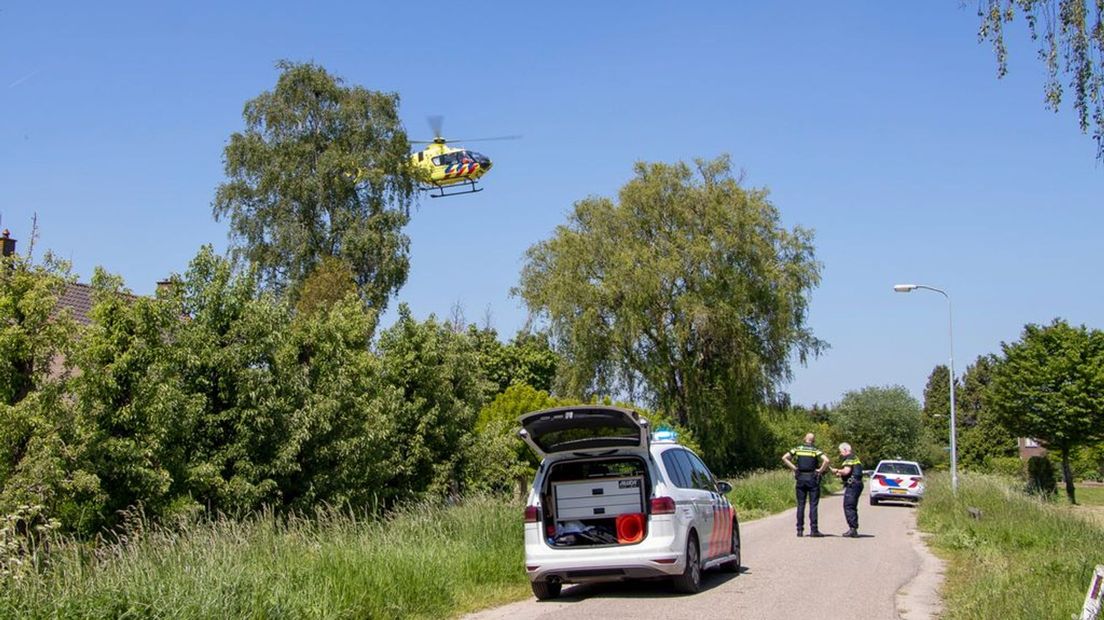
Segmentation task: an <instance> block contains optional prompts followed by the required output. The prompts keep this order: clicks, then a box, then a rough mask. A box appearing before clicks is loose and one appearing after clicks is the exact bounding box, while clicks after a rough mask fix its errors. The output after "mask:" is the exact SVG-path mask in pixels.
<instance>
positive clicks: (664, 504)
mask: <svg viewBox="0 0 1104 620" xmlns="http://www.w3.org/2000/svg"><path fill="white" fill-rule="evenodd" d="M652 514H654V515H671V514H675V500H673V499H671V498H670V497H653V498H652Z"/></svg>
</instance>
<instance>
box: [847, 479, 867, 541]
mask: <svg viewBox="0 0 1104 620" xmlns="http://www.w3.org/2000/svg"><path fill="white" fill-rule="evenodd" d="M862 490H863V485H861V484H849V485H847V487H846V488H844V489H843V516H844V517H845V518H846V519H847V527H849V528H852V529H856V530H857V529H859V496H860V495H862Z"/></svg>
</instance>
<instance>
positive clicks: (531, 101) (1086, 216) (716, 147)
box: [0, 1, 1104, 404]
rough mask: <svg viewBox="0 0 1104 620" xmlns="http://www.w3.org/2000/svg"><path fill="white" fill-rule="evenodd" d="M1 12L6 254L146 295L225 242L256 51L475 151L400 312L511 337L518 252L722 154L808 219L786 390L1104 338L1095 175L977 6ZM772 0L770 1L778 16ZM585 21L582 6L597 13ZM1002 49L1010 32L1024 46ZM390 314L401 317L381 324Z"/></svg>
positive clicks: (1034, 67) (268, 80)
mask: <svg viewBox="0 0 1104 620" xmlns="http://www.w3.org/2000/svg"><path fill="white" fill-rule="evenodd" d="M398 4H399V3H323V2H316V3H310V4H309V5H308V4H307V3H296V4H286V3H280V2H243V3H206V2H194V3H188V4H184V3H179V4H177V5H175V6H169V5H168V3H149V2H141V3H139V2H116V3H98V4H88V3H33V5H32V3H20V4H18V5H14V6H12V5H11V3H9V5H8V6H2V7H0V214H2V217H3V226H4V227H7V228H10V229H12V232H13V236H15V237H17V238H19V239H20V240H21V241H20V243H21V246H20V247H21V248H23V249H25V248H26V245H25V243H26V240H27V238H28V234H29V228H30V222H31V217H32V214H33V213H35V212H37V214H38V221H39V227H40V237H39V240H38V245H37V247H36V253H37V252H40V251H42V250H45V249H51V250H53V251H54V252H55V253H57V254H59V255H61V256H63V257H66V258H69V259H71V260H72V262H73V265H74V269H75V271H76V272H77V273H78V274H80V275H81V276H82V278H85V279H87V277H88V276H89V275H90V274H91V272H92V269H93V267H94V266H96V265H102V266H104V267H106V268H107V269H108V270H110V271H113V272H115V273H119V274H121V275H122V276H123V277H124V278H125V279H126V281H127V283H128V285H129V286H130V287H131V288H132V289H133V290H134V291H136V292H138V293H150V292H152V290H153V288H154V283H155V282H156V281H157V280H159V279H162V278H164V277H165V276H166V275H167V274H169V273H172V272H179V271H182V270H183V269H184V268H185V266H186V265H187V262H188V260H189V259H190V258H191V257H192V256H194V255H195V253H196V251H197V250H198V248H199V247H200V245H202V244H205V243H213V244H214V245H215V247H216V248H219V249H224V248H225V247H226V243H227V242H226V231H227V228H226V225H225V223H216V222H215V221H214V220H213V218H212V217H211V208H210V204H211V200H212V198H213V195H214V191H215V188H216V187H217V186H218V184H219V183H220V182H222V181H223V178H224V177H223V174H222V149H223V147H224V146H225V144H226V141H227V138H228V137H229V136H230V134H231V133H232V132H234V131H237V130H240V129H241V128H242V120H241V110H242V105H243V104H244V102H245V101H246V100H248V99H250V98H252V97H254V96H256V95H257V94H259V93H260V92H262V91H264V90H267V89H270V88H272V86H273V85H274V83H275V79H276V75H277V73H276V70H275V68H274V66H273V65H274V62H275V61H276V60H278V59H281V58H286V59H291V60H299V61H305V60H313V61H315V62H317V63H319V64H321V65H323V66H324V67H326V68H327V69H328V70H330V71H331V72H333V73H335V74H337V75H339V76H341V77H343V78H344V79H345V80H346V81H348V82H349V83H353V84H359V85H363V86H365V87H367V88H371V89H376V90H385V91H394V92H398V93H399V94H400V96H401V97H402V108H401V112H402V117H403V119H404V122H405V124H406V127H407V129H408V132H409V133H410V135H411V137H412V138H426V137H430V136H429V133H430V132H429V129H428V126H427V124H426V122H425V118H426V116H428V115H432V114H443V115H445V130H446V131H445V133H446V135H451V136H459V137H463V136H486V135H501V134H514V133H519V134H523V135H524V139H522V140H519V141H514V142H496V143H487V144H480V145H473V147H476V148H478V149H479V150H481V151H483V152H485V153H487V154H488V155H490V156H491V157H492V158H493V159H494V160H495V169H494V171H492V172H491V173H490V174H489V175H488V176H487V177H486V179H485V183H484V185H485V187H486V191H485V192H483V193H480V194H476V195H471V196H464V197H459V198H451V199H447V200H429V199H424V200H422V201H421V204H420V205H419V207H418V208H417V210H416V211H415V212H414V215H413V219H412V221H411V224H410V225H409V227H408V229H407V233H408V234H409V235H410V237H411V240H412V255H411V272H410V278H409V280H408V282H407V284H406V286H405V287H403V289H402V290H401V291H400V293H399V295H398V299H397V300H396V301H395V302H393V306H396V305H397V303H398V302H400V301H402V302H407V303H409V304H410V306H411V307H412V309H413V311H414V312H415V314H416V315H417V316H419V317H425V316H428V315H429V314H430V313H436V314H437V315H438V316H448V315H449V314H450V309H451V308H452V307H453V306H454V305H455V304H457V303H459V304H461V305H462V306H463V308H464V310H465V313H466V316H467V318H468V319H469V320H470V321H473V322H479V323H481V322H482V321H483V319H484V316H486V315H488V314H489V315H490V317H491V321H492V324H493V325H494V326H495V327H496V328H497V329H498V330H499V332H500V333H501V334H503V335H506V336H509V335H512V334H513V332H514V331H516V330H517V329H518V328H520V327H521V326H522V325H523V324H524V322H525V311H524V309H523V307H522V306H521V304H520V302H519V301H518V300H517V299H514V298H511V297H510V296H509V289H510V287H512V286H514V285H515V284H516V283H517V279H518V273H519V270H520V268H521V265H522V257H523V254H524V252H525V250H526V248H528V247H529V246H530V245H532V244H533V243H535V242H537V241H540V240H542V239H545V238H547V237H548V236H549V235H550V233H551V231H552V230H553V228H554V227H555V226H556V225H557V224H560V223H562V222H563V221H564V220H565V216H566V214H567V212H568V211H569V210H570V209H571V206H572V203H573V202H574V201H575V200H578V199H580V198H583V197H586V196H590V195H613V194H614V193H615V192H616V190H617V189H618V188H619V187H620V186H621V185H622V184H623V183H625V181H627V180H628V178H629V177H630V175H631V166H632V163H633V162H634V161H637V160H649V161H668V162H670V161H675V160H680V159H682V160H688V159H691V158H694V157H713V156H716V155H719V154H721V153H729V154H731V156H732V158H733V162H734V164H735V165H736V167H737V168H740V169H743V170H744V172H745V174H746V182H747V184H748V185H751V186H766V187H769V188H770V190H771V195H772V199H773V201H774V202H775V204H776V205H777V206H778V208H779V209H780V210H781V212H782V217H783V220H784V222H785V223H786V224H787V225H789V226H793V225H801V226H805V227H808V228H812V229H814V230H815V231H816V247H817V254H818V258H819V259H820V260H821V261H822V262H823V263H824V271H823V282H822V284H821V286H820V287H819V288H818V289H817V290H816V291H814V293H813V295H812V308H811V314H810V319H809V322H810V325H811V326H812V328H813V330H814V331H815V333H816V334H817V335H818V336H819V337H821V338H823V339H825V340H827V341H828V342H829V343H830V344H831V347H832V348H831V349H830V350H828V351H827V352H826V353H825V354H824V355H823V356H822V357H820V358H819V359H817V360H814V361H812V362H811V363H809V365H808V366H806V367H801V366H796V365H795V378H794V381H793V382H792V383H790V384H789V385H788V386H786V389H787V390H788V391H789V392H790V393H791V394H792V395H793V398H794V400H795V401H796V402H802V403H810V404H811V403H813V402H820V403H824V402H834V401H838V400H839V398H840V397H841V395H842V394H843V393H844V392H845V391H847V390H850V389H857V388H861V387H863V386H866V385H886V384H902V385H904V386H906V387H907V388H909V389H910V390H911V391H912V392H913V394H915V395H916V396H917V397H919V396H920V394H921V392H922V389H923V385H924V382H925V380H926V378H927V375H928V373H929V372H930V370H931V368H932V367H933V366H934V365H935V364H939V363H945V362H946V360H947V357H948V346H947V345H948V342H947V337H946V320H947V307H946V303H945V302H944V300H943V298H942V297H940V296H938V295H936V294H932V293H925V292H916V293H912V294H909V295H901V294H894V293H893V292H892V285H893V284H895V283H898V282H920V283H926V284H930V285H934V286H939V287H942V288H945V289H947V290H948V292H950V294H951V296H952V298H953V300H954V328H955V342H954V345H955V353H956V367H957V368H958V369H959V370H960V371H961V370H962V369H964V368H965V366H966V364H967V363H969V362H970V361H972V360H973V359H974V358H975V357H976V356H977V355H979V354H984V353H988V352H994V351H997V350H998V349H999V346H1000V343H1001V341H1012V340H1015V339H1016V338H1018V337H1019V334H1020V331H1021V329H1022V327H1023V325H1024V324H1025V323H1028V322H1048V321H1049V320H1050V319H1052V318H1054V317H1056V316H1060V317H1064V318H1066V319H1068V320H1070V321H1071V322H1074V323H1085V324H1087V325H1089V326H1091V327H1096V328H1101V327H1104V324H1102V321H1101V309H1102V308H1104V292H1102V290H1101V287H1100V286H1099V275H1098V270H1099V269H1100V258H1099V257H1100V242H1099V238H1100V231H1101V229H1102V224H1104V215H1102V214H1101V212H1102V209H1101V208H1100V207H1101V206H1102V195H1104V191H1102V190H1104V168H1102V166H1101V165H1100V164H1098V163H1097V162H1096V161H1095V159H1094V153H1095V147H1094V144H1093V142H1092V140H1091V139H1089V138H1088V137H1086V136H1084V135H1082V134H1081V133H1080V132H1079V131H1078V130H1077V128H1076V125H1075V123H1074V118H1073V115H1072V112H1071V110H1069V109H1068V108H1067V109H1064V110H1062V111H1061V112H1060V113H1058V114H1054V113H1051V112H1049V111H1046V110H1044V108H1043V105H1042V102H1043V94H1042V79H1043V74H1042V68H1041V67H1040V66H1039V64H1038V63H1037V61H1036V59H1035V53H1034V48H1033V47H1031V46H1030V44H1029V43H1028V42H1027V40H1026V37H1022V36H1017V37H1016V39H1015V41H1014V43H1013V45H1012V46H1011V47H1012V49H1011V72H1010V74H1009V75H1008V76H1007V77H1006V78H1005V79H1004V80H1000V81H998V80H997V79H996V67H995V61H994V58H993V54H992V51H991V49H990V48H989V46H988V45H986V44H978V42H977V35H976V33H977V25H978V19H977V17H976V15H975V11H974V8H973V6H972V5H969V3H966V5H963V4H961V3H959V2H955V1H945V2H919V1H914V2H894V3H886V2H846V3H784V5H781V6H775V4H776V3H770V6H766V5H767V4H768V3H754V4H753V3H701V4H699V5H697V6H695V7H685V6H678V5H676V4H673V3H660V2H638V3H631V4H630V3H616V4H615V3H602V4H600V5H598V3H584V2H561V3H544V4H541V5H539V6H538V5H534V4H532V3H501V4H498V3H477V4H468V5H460V4H457V3H435V2H419V3H402V4H403V6H401V7H400V6H397V5H398ZM778 4H783V3H778ZM595 5H597V6H595ZM1017 34H1022V33H1017ZM390 316H391V317H392V318H393V313H391V315H390Z"/></svg>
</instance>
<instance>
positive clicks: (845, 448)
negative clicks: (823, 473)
mask: <svg viewBox="0 0 1104 620" xmlns="http://www.w3.org/2000/svg"><path fill="white" fill-rule="evenodd" d="M839 453H840V458H841V459H843V463H842V464H841V465H840V468H839V469H836V468H835V467H833V468H832V473H833V474H835V475H837V476H839V478H840V480H842V481H843V516H844V517H846V518H847V527H848V528H850V529H848V530H847V533H846V534H844V536H846V537H848V538H858V537H859V496H860V495H862V490H863V479H862V472H863V469H862V461H860V460H859V457H857V456H855V454H854V453H853V452H851V444H849V443H846V442H845V443H841V444H840V445H839Z"/></svg>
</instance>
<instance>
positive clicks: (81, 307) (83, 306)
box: [57, 282, 92, 325]
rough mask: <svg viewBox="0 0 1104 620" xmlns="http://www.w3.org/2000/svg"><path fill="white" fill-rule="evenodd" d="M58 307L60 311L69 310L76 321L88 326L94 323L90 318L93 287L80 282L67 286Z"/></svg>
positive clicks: (59, 299)
mask: <svg viewBox="0 0 1104 620" xmlns="http://www.w3.org/2000/svg"><path fill="white" fill-rule="evenodd" d="M57 305H58V308H59V309H60V308H68V309H69V311H70V312H71V313H72V316H73V320H74V321H76V322H78V323H81V324H82V325H88V324H89V323H91V322H92V318H91V317H90V316H89V314H90V313H91V312H92V287H91V286H89V285H87V284H81V283H80V282H70V283H68V284H66V285H65V290H64V291H62V293H61V297H59V298H58V302H57Z"/></svg>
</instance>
